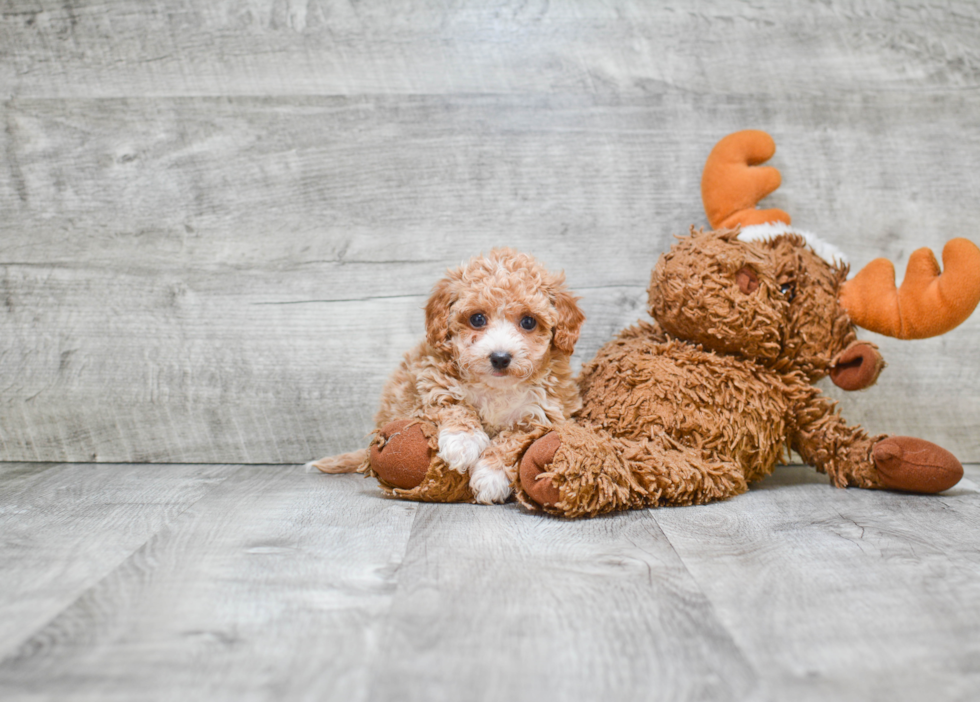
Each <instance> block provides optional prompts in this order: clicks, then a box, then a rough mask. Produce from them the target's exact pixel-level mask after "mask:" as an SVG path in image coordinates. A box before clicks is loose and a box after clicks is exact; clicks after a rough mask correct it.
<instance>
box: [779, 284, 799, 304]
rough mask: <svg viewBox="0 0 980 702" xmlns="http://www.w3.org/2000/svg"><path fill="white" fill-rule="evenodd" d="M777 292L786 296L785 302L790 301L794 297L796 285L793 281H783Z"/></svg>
mask: <svg viewBox="0 0 980 702" xmlns="http://www.w3.org/2000/svg"><path fill="white" fill-rule="evenodd" d="M779 292H781V293H782V294H783V295H785V296H786V300H787V302H792V301H793V298H794V297H796V286H795V285H794V284H793V283H783V284H782V285H780V286H779Z"/></svg>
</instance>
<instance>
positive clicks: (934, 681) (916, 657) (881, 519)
mask: <svg viewBox="0 0 980 702" xmlns="http://www.w3.org/2000/svg"><path fill="white" fill-rule="evenodd" d="M967 476H968V477H967V479H965V480H963V481H962V482H961V483H960V484H959V485H958V486H957V487H955V488H953V489H952V490H950V491H949V492H947V493H945V494H944V495H943V496H940V497H935V498H932V497H923V496H917V495H902V494H898V493H888V492H876V491H864V490H856V489H854V490H837V489H834V488H831V487H829V486H828V487H826V489H820V488H822V487H823V484H825V483H826V480H825V479H824V478H823V477H822V476H818V475H817V474H816V473H814V472H812V471H811V470H809V469H807V468H801V467H793V468H783V469H780V470H779V471H777V473H776V474H775V475H774V476H773V477H772V478H771V479H768V480H766V481H764V482H762V483H761V484H760V485H759V487H758V488H757V489H753V490H752V491H750V492H749V494H748V495H745V496H743V497H739V498H737V500H736V501H733V502H732V503H728V504H719V505H709V506H707V507H706V508H697V509H691V510H658V511H657V512H655V513H654V515H655V517H656V519H657V523H658V524H659V525H660V526H661V527H662V529H663V531H664V533H665V534H666V535H667V537H668V539H669V540H670V543H671V544H672V545H673V547H674V548H675V549H676V550H677V553H678V555H679V556H680V559H681V561H682V562H683V563H684V565H685V567H686V568H687V569H688V570H689V571H690V573H691V574H692V576H693V577H694V579H695V581H696V582H697V583H698V585H699V586H700V587H701V589H702V591H703V592H704V594H705V596H706V597H707V599H708V601H709V602H711V605H712V607H713V611H714V612H715V613H716V615H717V616H718V618H719V620H720V621H722V622H723V623H724V625H725V628H726V629H727V630H728V631H731V632H732V634H733V638H734V639H735V641H737V642H738V645H739V648H740V649H741V650H742V651H743V652H744V653H745V656H746V658H747V659H748V661H749V663H750V665H751V666H752V667H753V668H754V669H755V670H757V671H759V676H760V688H761V689H762V690H764V691H766V694H767V696H768V698H769V699H799V700H827V699H834V700H855V701H857V700H869V699H927V698H931V699H944V700H968V699H972V698H973V697H975V696H976V691H977V689H978V687H980V672H978V670H977V666H976V660H977V655H978V654H980V637H978V635H977V632H978V631H980V579H978V577H977V576H978V575H980V543H978V541H977V537H976V534H977V528H978V527H980V500H978V497H980V488H978V487H977V484H976V482H975V481H976V479H977V478H978V477H980V473H978V471H977V470H976V469H975V468H973V469H972V470H970V471H968V473H967Z"/></svg>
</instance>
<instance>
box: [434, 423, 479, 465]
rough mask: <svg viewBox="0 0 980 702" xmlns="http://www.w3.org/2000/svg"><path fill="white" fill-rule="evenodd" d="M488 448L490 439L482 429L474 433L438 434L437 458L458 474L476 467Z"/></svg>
mask: <svg viewBox="0 0 980 702" xmlns="http://www.w3.org/2000/svg"><path fill="white" fill-rule="evenodd" d="M489 446H490V437H488V436H487V435H486V432H484V431H483V430H482V429H477V430H476V431H472V432H471V431H450V430H449V429H443V430H442V431H440V432H439V458H441V459H442V460H444V461H445V462H446V463H447V464H448V465H449V467H450V468H452V469H453V470H455V471H456V472H458V473H465V472H467V471H468V470H469V469H470V468H472V467H473V466H475V465H476V462H477V461H479V460H480V455H481V454H482V453H483V452H484V451H486V450H487V447H489Z"/></svg>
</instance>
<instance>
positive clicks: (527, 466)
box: [517, 423, 747, 517]
mask: <svg viewBox="0 0 980 702" xmlns="http://www.w3.org/2000/svg"><path fill="white" fill-rule="evenodd" d="M519 478H520V479H519V481H518V485H517V497H518V499H519V500H520V501H521V502H522V503H523V504H524V505H525V506H527V507H530V508H532V509H543V510H544V511H546V512H549V513H551V514H557V515H561V516H565V517H583V516H590V517H594V516H596V515H598V514H603V513H606V512H612V511H617V510H625V509H639V508H643V507H663V506H668V505H692V504H704V503H707V502H714V501H716V500H723V499H726V498H729V497H733V496H735V495H739V494H741V493H743V492H745V490H746V489H747V486H746V481H745V476H744V473H743V471H742V470H741V469H740V468H739V467H738V466H737V465H736V464H734V463H731V462H727V461H724V460H720V459H717V458H713V457H711V456H708V455H706V454H705V453H704V452H702V451H699V450H696V449H692V448H688V447H686V446H681V445H678V444H677V443H675V442H673V441H671V440H670V439H669V438H667V437H666V436H663V437H657V438H655V439H644V440H642V441H632V440H626V439H617V438H614V437H612V436H611V435H609V434H608V433H606V432H604V431H602V430H598V429H594V428H592V427H589V426H585V425H580V424H575V423H567V424H564V425H562V426H561V427H560V428H558V429H556V430H555V431H552V432H550V433H549V434H546V435H545V436H543V437H542V438H540V439H538V440H537V441H535V442H534V443H533V444H532V445H531V447H530V448H529V449H528V450H527V452H526V453H525V454H524V457H523V458H522V459H521V466H520V476H519Z"/></svg>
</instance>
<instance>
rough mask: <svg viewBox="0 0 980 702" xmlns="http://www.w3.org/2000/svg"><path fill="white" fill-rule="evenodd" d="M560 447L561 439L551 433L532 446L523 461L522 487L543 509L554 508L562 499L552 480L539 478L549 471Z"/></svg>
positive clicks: (554, 433) (525, 453)
mask: <svg viewBox="0 0 980 702" xmlns="http://www.w3.org/2000/svg"><path fill="white" fill-rule="evenodd" d="M560 447H561V437H559V436H558V434H557V433H556V432H549V433H548V434H545V435H544V436H542V437H541V438H540V439H538V440H537V441H535V442H534V443H533V444H531V446H530V448H528V450H527V451H525V452H524V458H522V459H521V471H520V473H521V487H522V488H524V492H526V493H527V495H528V497H530V498H531V499H532V500H534V501H535V502H537V503H538V504H539V505H542V506H543V507H552V506H554V505H556V504H558V500H559V499H560V495H559V494H558V488H556V487H555V486H554V485H552V483H551V480H550V479H548V478H540V479H539V478H538V476H539V475H541V473H544V472H546V471H547V470H548V467H549V465H550V464H551V462H552V461H553V460H554V459H555V454H556V453H558V449H559V448H560Z"/></svg>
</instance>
